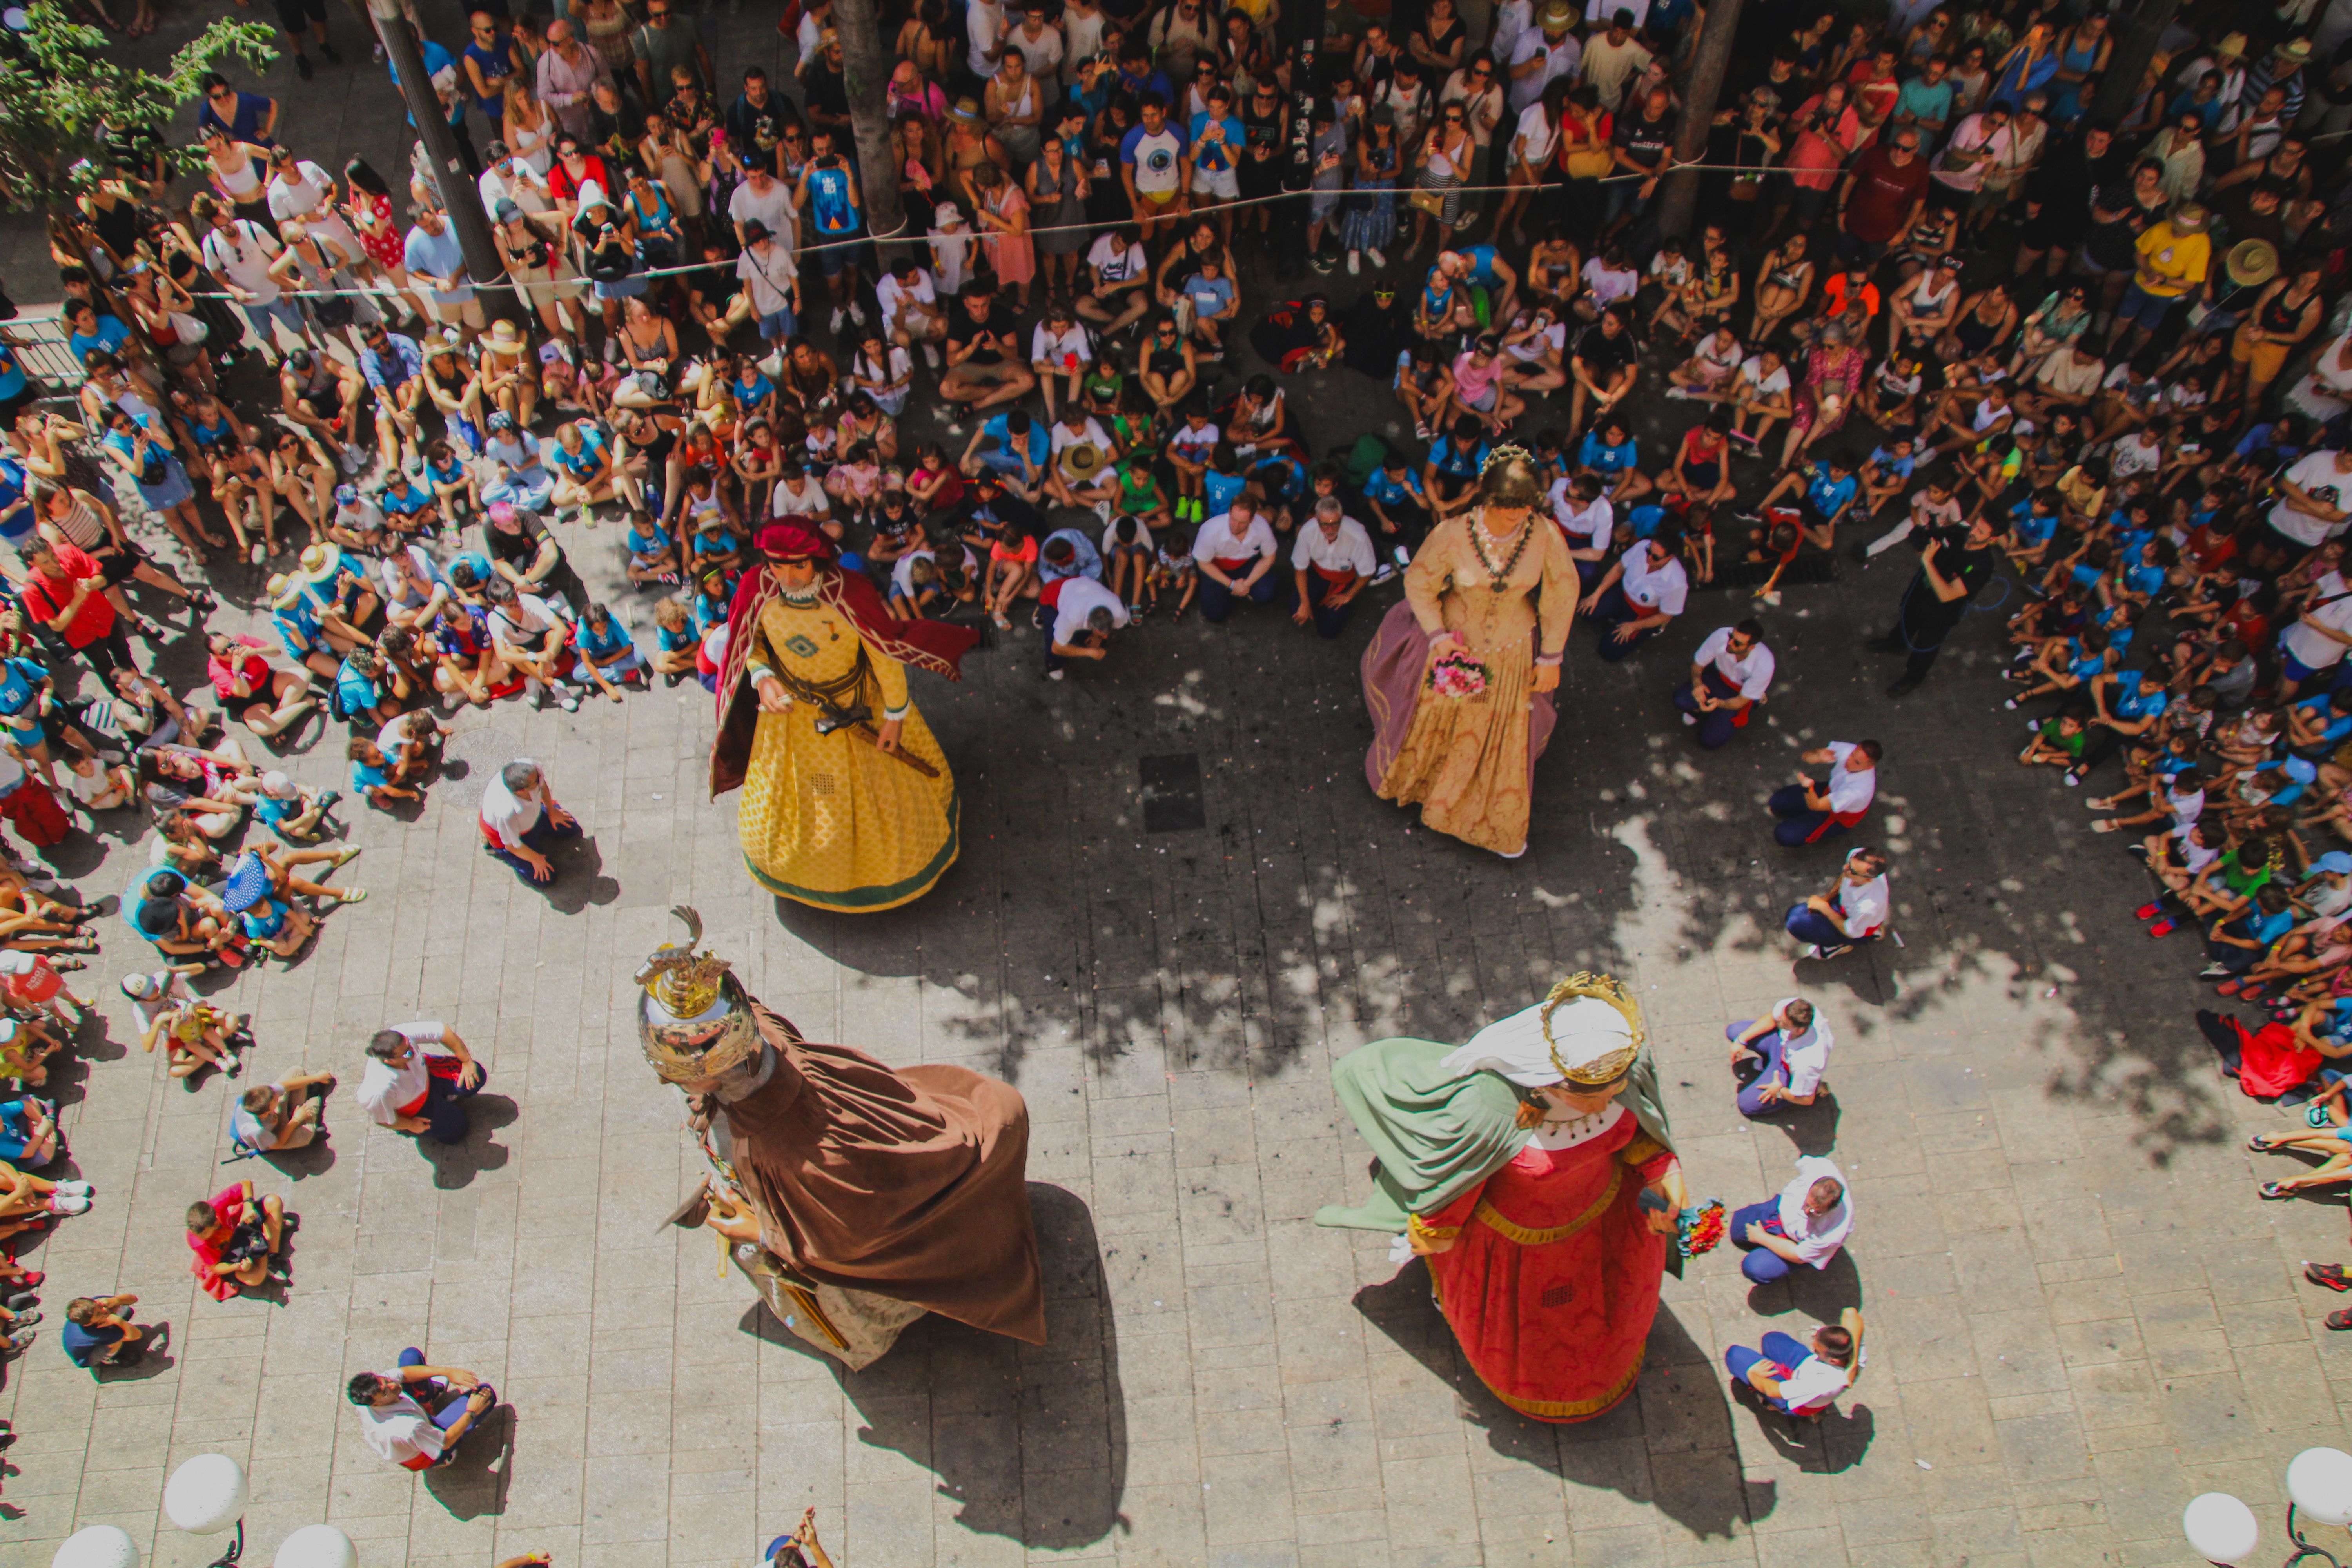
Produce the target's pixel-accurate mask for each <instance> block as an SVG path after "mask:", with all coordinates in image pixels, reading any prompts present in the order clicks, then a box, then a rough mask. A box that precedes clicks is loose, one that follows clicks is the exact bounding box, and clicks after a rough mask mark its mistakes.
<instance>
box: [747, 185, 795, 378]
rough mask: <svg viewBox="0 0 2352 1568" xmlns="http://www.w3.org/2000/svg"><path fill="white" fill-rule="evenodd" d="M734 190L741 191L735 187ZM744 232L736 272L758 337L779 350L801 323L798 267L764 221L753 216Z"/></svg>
mask: <svg viewBox="0 0 2352 1568" xmlns="http://www.w3.org/2000/svg"><path fill="white" fill-rule="evenodd" d="M735 194H736V195H742V194H743V193H742V191H741V190H738V191H737V192H736V193H735ZM743 232H744V233H745V235H747V236H748V237H750V243H749V244H747V245H746V246H744V247H743V254H742V255H740V256H739V257H737V258H735V276H736V277H738V278H740V279H742V280H743V282H744V284H745V285H746V286H747V290H748V293H749V296H750V298H751V314H752V316H753V317H754V318H756V319H757V320H758V321H759V323H760V336H761V339H762V340H764V341H765V342H767V344H768V346H769V347H770V348H772V349H775V350H778V351H780V352H781V351H782V348H783V346H784V340H785V339H786V338H788V337H790V336H791V335H792V334H793V331H794V330H795V329H796V328H797V327H798V326H799V324H800V311H801V274H800V268H797V267H795V266H794V265H793V251H792V247H790V246H789V245H786V244H785V243H784V242H783V241H782V239H781V238H779V237H777V234H776V231H775V230H773V229H772V228H770V227H769V226H767V225H766V224H764V223H761V222H759V221H758V220H757V219H754V220H753V221H752V222H751V223H750V224H749V225H747V226H745V227H744V230H743Z"/></svg>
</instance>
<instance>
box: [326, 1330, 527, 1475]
mask: <svg viewBox="0 0 2352 1568" xmlns="http://www.w3.org/2000/svg"><path fill="white" fill-rule="evenodd" d="M343 1393H344V1395H345V1397H347V1398H348V1399H350V1400H351V1402H352V1404H353V1405H358V1406H359V1408H360V1436H362V1437H363V1438H365V1439H366V1440H367V1446H368V1447H371V1448H373V1449H374V1450H375V1452H376V1456H377V1458H383V1459H387V1460H389V1461H391V1462H392V1463H393V1464H395V1465H398V1466H399V1467H400V1468H402V1469H404V1470H430V1469H433V1468H436V1467H438V1466H441V1465H446V1464H447V1463H448V1462H449V1461H450V1460H451V1459H453V1458H457V1445H458V1444H459V1443H461V1442H463V1441H465V1438H466V1434H467V1433H468V1432H470V1431H472V1430H473V1429H474V1427H475V1426H477V1425H478V1424H479V1423H480V1421H481V1418H482V1417H483V1416H484V1415H488V1413H489V1411H490V1410H491V1409H492V1408H494V1407H495V1406H496V1405H498V1402H499V1394H498V1390H496V1389H494V1388H492V1387H491V1386H490V1385H489V1384H487V1383H484V1382H483V1381H482V1380H481V1379H480V1378H478V1377H476V1376H475V1375H474V1374H473V1373H470V1372H467V1371H466V1370H464V1369H463V1368H461V1367H454V1366H432V1365H428V1364H427V1363H426V1362H425V1352H423V1351H420V1350H418V1349H416V1348H415V1346H411V1347H410V1348H408V1349H407V1350H404V1351H403V1352H400V1364H399V1365H397V1366H395V1367H394V1368H393V1369H392V1370H391V1371H389V1372H362V1373H354V1374H353V1375H352V1380H351V1382H350V1383H349V1384H346V1385H345V1387H344V1390H343ZM420 1394H421V1395H423V1396H424V1398H425V1399H428V1400H430V1401H432V1402H433V1405H434V1408H433V1410H432V1411H431V1412H430V1413H429V1414H428V1413H427V1412H426V1410H425V1405H422V1404H420V1403H418V1398H417V1396H418V1395H420Z"/></svg>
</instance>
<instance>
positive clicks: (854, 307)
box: [849, 300, 866, 327]
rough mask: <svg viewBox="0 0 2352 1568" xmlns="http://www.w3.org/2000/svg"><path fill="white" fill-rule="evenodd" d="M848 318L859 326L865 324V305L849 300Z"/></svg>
mask: <svg viewBox="0 0 2352 1568" xmlns="http://www.w3.org/2000/svg"><path fill="white" fill-rule="evenodd" d="M849 319H850V320H851V321H855V322H856V323H857V324H858V325H859V326H861V327H862V326H864V325H865V324H866V307H864V306H863V305H860V304H858V303H857V302H856V300H851V301H850V305H849Z"/></svg>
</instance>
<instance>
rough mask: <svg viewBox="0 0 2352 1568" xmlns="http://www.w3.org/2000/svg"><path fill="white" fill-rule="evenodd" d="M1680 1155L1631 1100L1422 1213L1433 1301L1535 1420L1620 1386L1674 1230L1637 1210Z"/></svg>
mask: <svg viewBox="0 0 2352 1568" xmlns="http://www.w3.org/2000/svg"><path fill="white" fill-rule="evenodd" d="M1673 1162H1674V1156H1673V1155H1672V1154H1671V1153H1669V1152H1666V1151H1665V1150H1664V1149H1663V1148H1661V1147H1660V1146H1659V1145H1658V1143H1657V1142H1656V1141H1655V1140H1654V1139H1652V1138H1651V1137H1649V1136H1648V1135H1647V1134H1646V1133H1644V1132H1643V1131H1642V1128H1641V1124H1640V1123H1639V1122H1638V1121H1635V1120H1634V1118H1633V1114H1632V1113H1631V1112H1627V1113H1626V1114H1624V1115H1622V1116H1620V1117H1619V1118H1618V1119H1617V1122H1616V1124H1615V1125H1614V1126H1612V1127H1611V1128H1610V1129H1608V1130H1607V1131H1604V1132H1601V1134H1599V1135H1598V1136H1597V1137H1593V1138H1591V1139H1588V1140H1586V1141H1585V1142H1581V1143H1578V1144H1576V1145H1574V1146H1573V1147H1571V1148H1567V1149H1545V1148H1541V1147H1539V1146H1538V1145H1537V1144H1534V1143H1529V1144H1528V1146H1527V1147H1526V1148H1525V1149H1523V1150H1521V1151H1520V1152H1518V1154H1517V1156H1516V1157H1514V1158H1513V1159H1512V1160H1511V1162H1510V1163H1508V1164H1507V1165H1504V1166H1502V1167H1500V1168H1499V1169H1497V1170H1496V1172H1495V1173H1494V1174H1492V1175H1490V1176H1488V1177H1487V1178H1486V1180H1485V1181H1483V1182H1481V1183H1479V1184H1476V1185H1475V1186H1473V1187H1471V1188H1469V1189H1467V1190H1466V1191H1465V1192H1464V1193H1462V1194H1461V1195H1460V1196H1458V1197H1456V1198H1455V1199H1454V1201H1453V1202H1451V1203H1449V1204H1447V1205H1445V1206H1444V1208H1442V1209H1439V1210H1437V1211H1436V1212H1435V1213H1433V1214H1425V1215H1422V1216H1421V1220H1422V1224H1423V1226H1426V1227H1427V1228H1428V1229H1429V1230H1430V1231H1433V1232H1434V1233H1435V1234H1436V1235H1438V1236H1441V1237H1443V1236H1444V1235H1445V1234H1446V1233H1447V1232H1449V1231H1451V1232H1453V1233H1454V1246H1453V1247H1450V1248H1448V1249H1447V1250H1445V1251H1444V1252H1438V1253H1433V1254H1431V1255H1430V1257H1429V1259H1428V1261H1429V1268H1430V1276H1431V1278H1432V1279H1433V1281H1434V1283H1435V1286H1436V1289H1437V1300H1438V1306H1439V1308H1440V1310H1443V1311H1444V1314H1445V1321H1447V1322H1448V1323H1449V1324H1451V1325H1452V1326H1453V1329H1454V1337H1455V1338H1456V1339H1457V1340H1459V1341H1460V1342H1461V1343H1462V1349H1463V1352H1464V1353H1465V1354H1466V1355H1467V1356H1468V1357H1469V1358H1470V1364H1471V1366H1472V1367H1473V1368H1474V1369H1475V1370H1476V1372H1477V1373H1478V1375H1479V1377H1480V1378H1482V1379H1483V1380H1485V1382H1486V1386H1487V1387H1488V1388H1491V1389H1493V1390H1494V1391H1495V1394H1496V1397H1497V1398H1499V1399H1501V1400H1502V1401H1503V1403H1504V1404H1506V1405H1509V1406H1510V1407H1511V1408H1512V1409H1514V1410H1516V1411H1517V1412H1518V1413H1519V1414H1520V1415H1529V1416H1533V1417H1534V1418H1535V1419H1537V1420H1538V1421H1582V1420H1587V1419H1589V1418H1591V1417H1592V1416H1595V1415H1600V1414H1601V1413H1602V1412H1603V1411H1605V1410H1607V1409H1609V1408H1610V1407H1611V1406H1612V1405H1615V1404H1616V1403H1617V1402H1618V1401H1619V1400H1621V1399H1622V1398H1624V1397H1625V1395H1626V1394H1627V1393H1628V1392H1629V1391H1630V1390H1631V1389H1632V1388H1633V1380H1634V1379H1635V1378H1636V1377H1637V1376H1639V1375H1640V1374H1641V1371H1642V1353H1643V1348H1644V1346H1645V1345H1646V1343H1647V1342H1648V1340H1649V1337H1650V1323H1651V1320H1653V1319H1654V1318H1655V1317H1656V1316H1657V1313H1658V1286H1659V1280H1660V1279H1661V1277H1662V1276H1663V1275H1664V1271H1665V1261H1666V1247H1667V1245H1668V1242H1669V1238H1668V1237H1664V1236H1660V1235H1658V1234H1656V1233H1655V1232H1654V1231H1652V1230H1651V1229H1650V1227H1649V1225H1648V1224H1647V1222H1646V1221H1645V1220H1644V1219H1643V1216H1642V1211H1641V1207H1640V1196H1641V1192H1642V1188H1643V1185H1645V1184H1648V1183H1650V1182H1654V1181H1656V1180H1657V1179H1658V1178H1659V1177H1661V1176H1662V1175H1664V1173H1665V1171H1666V1168H1667V1167H1668V1166H1669V1165H1670V1164H1672V1163H1673Z"/></svg>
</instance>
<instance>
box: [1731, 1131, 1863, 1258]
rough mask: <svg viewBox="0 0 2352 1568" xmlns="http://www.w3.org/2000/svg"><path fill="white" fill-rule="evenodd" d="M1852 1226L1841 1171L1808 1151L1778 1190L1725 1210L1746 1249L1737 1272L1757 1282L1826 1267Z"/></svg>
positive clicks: (1735, 1236) (1734, 1234)
mask: <svg viewBox="0 0 2352 1568" xmlns="http://www.w3.org/2000/svg"><path fill="white" fill-rule="evenodd" d="M1852 1234H1853V1200H1852V1199H1851V1198H1849V1197H1848V1196H1847V1195H1846V1190H1845V1173H1844V1172H1843V1171H1841V1170H1839V1169H1838V1168H1837V1166H1836V1165H1835V1164H1834V1163H1832V1162H1830V1161H1828V1160H1824V1159H1822V1158H1820V1157H1819V1156H1817V1155H1811V1154H1807V1155H1803V1156H1801V1157H1800V1158H1799V1159H1798V1161H1797V1179H1796V1180H1795V1181H1793V1182H1790V1184H1788V1185H1787V1186H1785V1187H1783V1188H1781V1189H1780V1193H1779V1194H1778V1195H1776V1196H1773V1197H1769V1198H1766V1199H1765V1200H1764V1201H1763V1202H1762V1203H1757V1204H1749V1205H1748V1206H1747V1207H1746V1208H1743V1209H1741V1210H1739V1211H1738V1213H1736V1214H1734V1215H1732V1216H1731V1239H1732V1241H1733V1242H1734V1243H1735V1244H1737V1245H1738V1247H1739V1248H1740V1249H1741V1250H1742V1251H1744V1252H1746V1253H1747V1254H1748V1256H1747V1257H1745V1258H1741V1259H1740V1260H1739V1272H1741V1273H1742V1274H1745V1275H1746V1276H1748V1279H1749V1281H1750V1282H1751V1283H1754V1284H1758V1285H1769V1284H1770V1283H1771V1282H1772V1281H1773V1280H1775V1279H1787V1278H1788V1277H1789V1271H1790V1269H1791V1268H1800V1267H1805V1268H1828V1267H1829V1266H1830V1259H1831V1258H1835V1257H1836V1256H1837V1255H1838V1249H1839V1248H1840V1247H1843V1246H1844V1245H1845V1238H1846V1237H1848V1236H1850V1235H1852Z"/></svg>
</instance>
